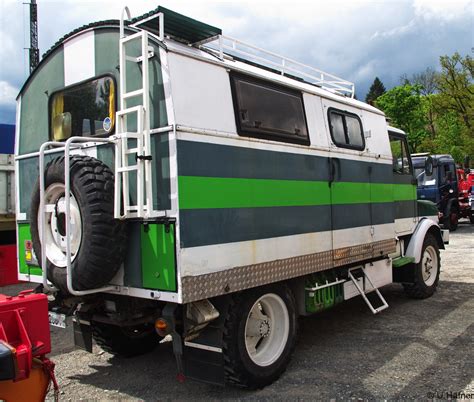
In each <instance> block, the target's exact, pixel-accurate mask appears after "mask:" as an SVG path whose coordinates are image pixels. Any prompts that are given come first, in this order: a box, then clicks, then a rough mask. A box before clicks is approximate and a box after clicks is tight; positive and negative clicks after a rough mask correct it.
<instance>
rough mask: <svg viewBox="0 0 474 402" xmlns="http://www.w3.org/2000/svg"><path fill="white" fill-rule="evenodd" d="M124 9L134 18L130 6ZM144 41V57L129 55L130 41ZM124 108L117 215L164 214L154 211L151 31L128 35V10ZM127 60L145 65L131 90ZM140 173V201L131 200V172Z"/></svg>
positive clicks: (122, 53)
mask: <svg viewBox="0 0 474 402" xmlns="http://www.w3.org/2000/svg"><path fill="white" fill-rule="evenodd" d="M124 12H126V13H127V15H128V18H129V19H130V12H129V11H128V8H127V7H126V8H125V9H124ZM138 40H140V41H141V56H139V57H132V56H129V55H127V52H126V48H127V44H128V43H130V42H131V41H138ZM119 46H120V49H119V57H120V111H118V112H117V113H116V134H115V135H114V136H113V137H112V138H113V140H114V142H115V196H114V201H115V202H114V216H115V218H117V219H129V218H145V219H146V218H150V217H158V216H164V215H165V213H164V212H162V211H154V210H153V186H152V165H151V160H152V156H151V140H150V95H149V94H150V92H149V76H148V59H149V58H150V57H153V49H152V48H151V49H150V48H149V46H148V32H147V31H145V30H141V31H139V32H137V33H134V34H132V35H128V36H125V34H124V13H122V18H121V20H120V45H119ZM127 62H132V63H141V64H142V69H141V71H142V86H141V88H138V89H135V90H133V91H129V92H127ZM136 98H139V99H141V101H142V102H141V104H140V105H138V106H133V107H128V106H127V102H128V101H129V100H131V99H136ZM132 115H136V120H137V128H136V131H134V132H130V131H128V126H127V117H129V116H132ZM128 140H135V141H136V145H135V147H133V148H129V143H128ZM130 155H135V161H136V162H135V164H130V163H129V156H130ZM134 171H135V172H136V180H137V193H136V204H134V205H132V204H131V203H130V177H129V174H130V172H134Z"/></svg>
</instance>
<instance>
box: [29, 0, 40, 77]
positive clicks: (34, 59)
mask: <svg viewBox="0 0 474 402" xmlns="http://www.w3.org/2000/svg"><path fill="white" fill-rule="evenodd" d="M27 4H28V3H27ZM29 4H30V48H29V51H30V73H31V72H33V70H34V69H35V68H36V66H37V65H38V63H39V49H38V9H37V5H36V0H31V3H29Z"/></svg>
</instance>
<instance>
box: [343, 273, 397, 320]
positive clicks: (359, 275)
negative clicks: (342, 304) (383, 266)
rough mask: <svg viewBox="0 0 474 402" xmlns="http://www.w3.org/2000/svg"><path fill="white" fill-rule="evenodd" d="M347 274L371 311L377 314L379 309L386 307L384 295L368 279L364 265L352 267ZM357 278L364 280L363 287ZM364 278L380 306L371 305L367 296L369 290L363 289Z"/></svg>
mask: <svg viewBox="0 0 474 402" xmlns="http://www.w3.org/2000/svg"><path fill="white" fill-rule="evenodd" d="M348 275H349V279H350V280H351V281H352V283H353V284H354V286H355V287H356V289H357V290H358V291H359V293H360V295H361V296H362V298H363V299H364V301H365V303H366V304H367V306H368V307H369V309H370V311H372V313H374V314H377V313H380V312H381V311H383V310H385V309H386V308H388V303H387V301H386V300H385V299H384V297H383V296H382V294H381V293H380V291H379V290H378V289H377V288H376V287H375V286H374V284H373V283H372V281H371V280H370V277H369V275H368V274H367V272H366V271H365V269H364V267H357V268H353V269H351V270H349V272H348ZM359 278H362V279H363V280H364V287H363V288H362V287H361V286H360V284H359V281H358V279H359ZM365 280H367V282H368V283H369V285H370V286H371V287H372V289H373V290H374V291H375V294H376V295H377V297H378V298H379V300H380V302H381V303H382V305H381V306H380V307H374V306H373V305H372V303H371V302H370V300H369V299H368V298H367V293H369V292H366V291H365V288H366V286H365ZM370 291H371V290H370Z"/></svg>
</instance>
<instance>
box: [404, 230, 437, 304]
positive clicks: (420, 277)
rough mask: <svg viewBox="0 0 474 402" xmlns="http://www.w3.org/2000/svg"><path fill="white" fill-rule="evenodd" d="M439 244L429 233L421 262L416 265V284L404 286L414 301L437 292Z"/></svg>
mask: <svg viewBox="0 0 474 402" xmlns="http://www.w3.org/2000/svg"><path fill="white" fill-rule="evenodd" d="M440 261H441V260H440V256H439V248H438V242H437V241H436V239H435V238H434V236H433V235H432V234H431V233H427V234H426V237H425V240H424V242H423V249H422V251H421V260H420V262H419V263H418V264H415V265H414V269H415V272H414V282H413V283H410V284H404V285H403V286H404V289H405V292H406V294H407V295H408V296H410V297H412V298H414V299H426V298H428V297H430V296H432V295H433V293H434V292H435V291H436V287H437V286H438V281H439V271H440V267H441V263H440Z"/></svg>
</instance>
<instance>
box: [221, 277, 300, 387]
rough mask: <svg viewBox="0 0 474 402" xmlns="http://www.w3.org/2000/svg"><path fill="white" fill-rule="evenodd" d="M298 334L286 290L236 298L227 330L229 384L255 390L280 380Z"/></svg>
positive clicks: (274, 289) (262, 290) (273, 289)
mask: <svg viewBox="0 0 474 402" xmlns="http://www.w3.org/2000/svg"><path fill="white" fill-rule="evenodd" d="M296 333H297V317H296V306H295V300H294V297H293V294H292V293H291V291H290V290H289V289H288V287H287V286H284V285H272V286H266V287H262V288H257V289H252V290H250V291H247V292H244V293H242V294H240V295H238V296H237V295H236V296H234V299H233V303H231V305H230V307H229V310H228V314H227V317H226V322H225V329H224V359H225V374H226V381H227V382H228V383H230V384H233V385H237V386H240V387H245V388H252V389H255V388H262V387H264V386H266V385H268V384H270V383H272V382H273V381H275V380H277V379H278V378H279V377H280V375H281V374H282V373H283V372H284V371H285V369H286V366H287V365H288V363H289V361H290V358H291V354H292V353H293V350H294V347H295V342H296Z"/></svg>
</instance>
